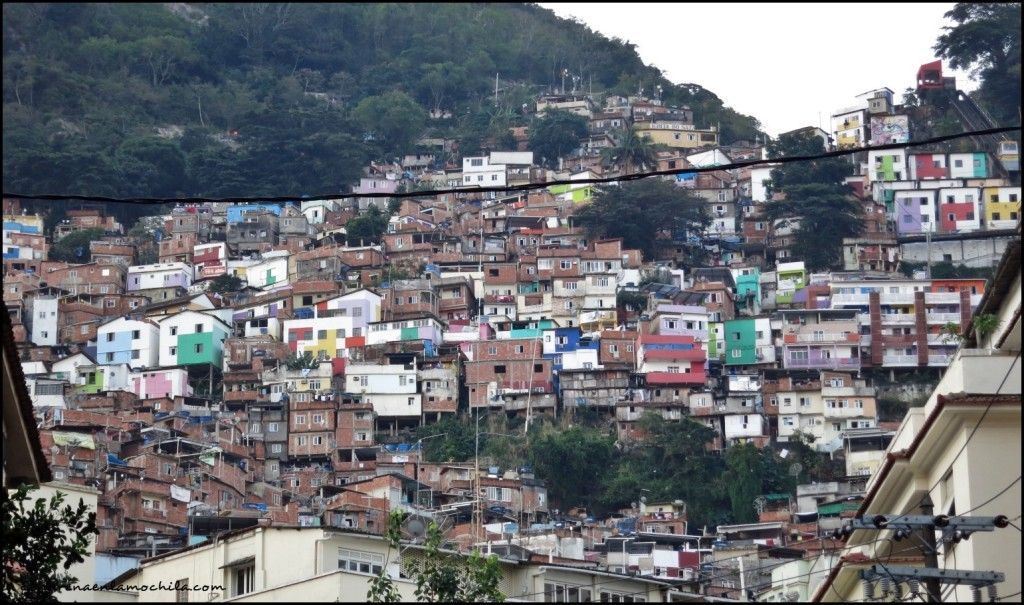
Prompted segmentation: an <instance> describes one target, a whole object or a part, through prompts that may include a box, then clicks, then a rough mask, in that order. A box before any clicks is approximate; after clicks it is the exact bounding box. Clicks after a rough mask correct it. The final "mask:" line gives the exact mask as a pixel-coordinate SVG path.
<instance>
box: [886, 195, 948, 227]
mask: <svg viewBox="0 0 1024 605" xmlns="http://www.w3.org/2000/svg"><path fill="white" fill-rule="evenodd" d="M892 193H893V210H892V216H893V220H894V221H895V222H896V232H897V233H926V232H929V231H930V232H932V233H934V232H935V230H936V224H937V221H936V215H935V212H936V200H937V199H938V195H939V192H938V191H937V190H935V189H913V190H908V191H893V192H892Z"/></svg>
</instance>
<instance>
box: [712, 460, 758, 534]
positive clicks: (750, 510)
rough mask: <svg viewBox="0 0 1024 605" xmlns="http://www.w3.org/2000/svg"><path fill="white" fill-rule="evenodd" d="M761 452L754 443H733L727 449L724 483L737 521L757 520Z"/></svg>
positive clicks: (748, 521)
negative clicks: (756, 503)
mask: <svg viewBox="0 0 1024 605" xmlns="http://www.w3.org/2000/svg"><path fill="white" fill-rule="evenodd" d="M760 457H761V456H760V452H759V451H758V449H757V447H755V446H754V445H753V444H752V443H743V444H740V445H733V446H732V447H730V448H728V449H727V450H725V465H726V471H725V474H724V475H723V477H722V478H723V479H724V483H725V485H726V488H727V489H728V491H729V502H730V504H731V505H732V516H733V520H734V521H735V522H736V523H752V522H754V521H756V520H757V515H756V514H755V511H754V498H756V497H758V496H759V495H761V494H762V493H763V492H762V489H761V474H760V470H761V463H760V462H761V461H760Z"/></svg>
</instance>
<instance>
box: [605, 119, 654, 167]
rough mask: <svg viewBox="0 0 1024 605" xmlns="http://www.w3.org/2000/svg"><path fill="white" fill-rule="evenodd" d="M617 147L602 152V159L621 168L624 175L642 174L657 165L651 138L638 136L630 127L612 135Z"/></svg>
mask: <svg viewBox="0 0 1024 605" xmlns="http://www.w3.org/2000/svg"><path fill="white" fill-rule="evenodd" d="M612 138H613V139H614V140H615V146H614V147H610V148H608V149H605V150H603V151H602V152H601V158H602V160H603V161H605V162H606V163H608V164H611V165H616V166H619V167H620V168H621V169H622V172H621V173H622V174H632V173H634V172H642V171H644V170H647V169H648V168H653V167H654V166H655V165H656V164H657V161H658V160H657V157H656V156H655V154H654V143H653V142H652V141H651V137H649V136H647V135H644V136H642V137H641V136H639V135H637V133H636V131H635V130H633V129H632V128H630V127H628V126H627V127H626V128H623V129H621V130H619V131H617V132H615V133H613V134H612Z"/></svg>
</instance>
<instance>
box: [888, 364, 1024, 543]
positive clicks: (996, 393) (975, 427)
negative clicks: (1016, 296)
mask: <svg viewBox="0 0 1024 605" xmlns="http://www.w3.org/2000/svg"><path fill="white" fill-rule="evenodd" d="M1020 355H1021V354H1020V353H1017V356H1016V357H1015V358H1014V360H1013V363H1011V364H1010V367H1009V368H1007V370H1006V374H1004V375H1003V379H1002V380H1001V381H1000V382H999V386H998V387H996V389H995V392H994V393H993V394H992V395H993V397H996V396H998V395H999V392H1000V391H1002V390H1003V385H1004V384H1006V379H1007V378H1009V377H1010V373H1011V372H1013V368H1014V367H1015V366H1016V365H1017V362H1018V361H1020ZM993 403H995V400H994V399H993V400H992V401H989V402H988V405H986V406H985V411H984V412H982V414H981V418H978V421H977V422H976V423H975V424H974V428H973V429H971V433H970V434H969V435H968V436H967V439H966V440H965V441H964V443H963V445H962V446H960V450H959V451H957V453H956V456H954V457H953V459H952V460H950V462H949V465H948V466H947V467H946V469H945V470H944V471H943V472H942V473H940V474H939V479H938V480H936V481H935V483H934V484H933V485H932V486H931V487H930V488H929V489H928V491H926V492H925V493H924V495H923V496H921V499H920V500H919V501H918V503H917V506H914V507H913V508H912V509H911V510H913V509H917V508H920V506H921V504H922V503H923V502H924V500H925V498H927V497H929V496H930V495H931V493H932V492H933V491H935V488H936V487H938V486H939V484H940V483H942V480H943V478H944V477H946V474H947V473H949V472H950V471H951V470H953V465H954V464H956V461H957V460H958V459H959V458H960V455H961V454H963V453H964V450H965V449H967V446H968V444H970V442H971V439H973V438H974V435H975V433H977V432H978V428H979V427H980V426H981V423H982V422H984V421H985V418H986V417H987V416H988V413H989V411H990V410H991V409H992V404H993ZM1011 485H1012V484H1011ZM975 508H979V507H975ZM909 514H911V513H910V512H909V511H908V512H905V513H901V514H899V515H897V516H896V517H894V518H892V519H889V520H888V523H889V524H892V523H894V522H896V521H898V520H899V519H902V518H903V517H906V516H907V515H909Z"/></svg>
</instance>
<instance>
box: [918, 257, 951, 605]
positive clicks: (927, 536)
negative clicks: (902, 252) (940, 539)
mask: <svg viewBox="0 0 1024 605" xmlns="http://www.w3.org/2000/svg"><path fill="white" fill-rule="evenodd" d="M928 260H929V271H928V277H929V278H930V277H931V270H930V265H931V262H930V261H931V255H929V256H928ZM920 510H921V514H922V515H924V516H926V517H931V516H932V515H934V513H935V504H934V503H933V502H932V497H931V495H930V494H925V495H924V498H923V499H922V500H921V505H920ZM921 539H922V541H923V542H924V549H925V550H924V566H925V567H926V568H928V569H938V568H939V554H938V552H937V549H936V546H935V528H934V527H923V528H921ZM946 548H949V546H948V544H947V546H946ZM924 586H925V588H926V589H927V590H928V602H929V603H939V602H941V601H942V585H941V584H939V580H938V578H927V579H925V581H924Z"/></svg>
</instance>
